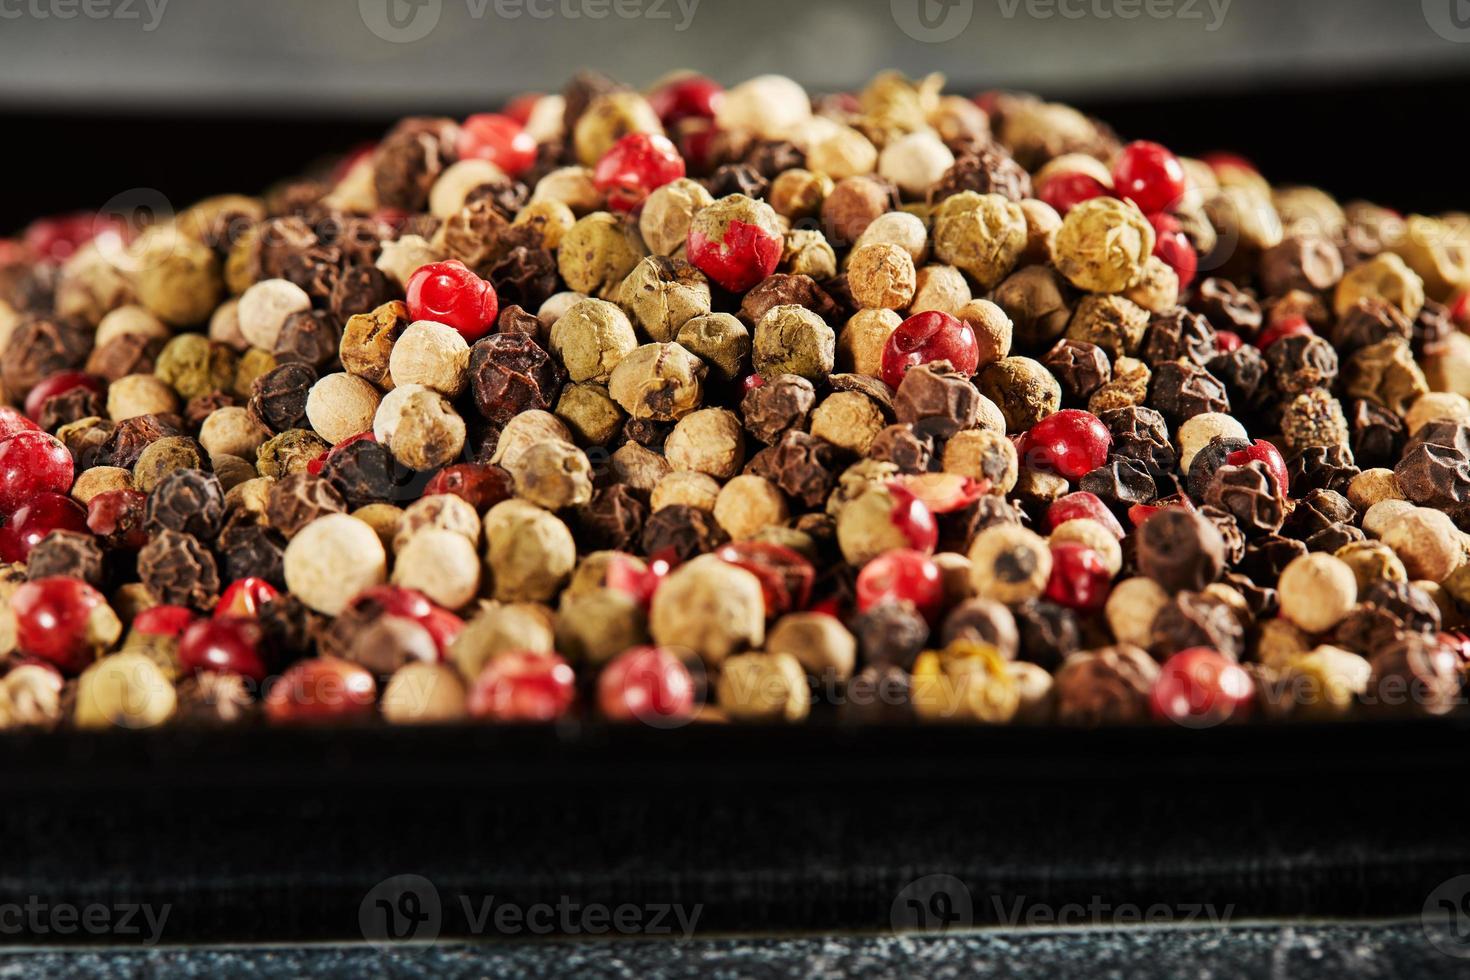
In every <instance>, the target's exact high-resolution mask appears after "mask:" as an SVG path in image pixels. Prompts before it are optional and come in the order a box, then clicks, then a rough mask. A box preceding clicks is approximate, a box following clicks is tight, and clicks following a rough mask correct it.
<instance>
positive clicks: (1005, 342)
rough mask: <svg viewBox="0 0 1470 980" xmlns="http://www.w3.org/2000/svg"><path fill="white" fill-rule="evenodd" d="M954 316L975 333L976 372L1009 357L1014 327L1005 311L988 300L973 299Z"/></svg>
mask: <svg viewBox="0 0 1470 980" xmlns="http://www.w3.org/2000/svg"><path fill="white" fill-rule="evenodd" d="M954 315H955V316H956V317H958V318H959V319H960V320H963V321H964V322H965V323H968V324H969V325H970V328H971V329H972V330H974V331H975V343H976V346H977V347H978V348H979V350H980V361H979V367H977V369H976V370H978V369H979V368H983V367H984V366H985V365H987V364H994V363H995V362H996V361H999V360H1002V359H1004V358H1007V357H1010V355H1011V338H1012V333H1013V330H1014V326H1013V325H1012V323H1011V318H1010V317H1008V316H1006V311H1005V310H1003V309H1001V308H1000V307H999V306H997V305H995V304H994V303H992V302H991V301H990V300H988V299H973V300H970V301H969V302H968V303H965V304H964V305H963V306H961V307H960V308H959V309H958V310H956V311H955V314H954Z"/></svg>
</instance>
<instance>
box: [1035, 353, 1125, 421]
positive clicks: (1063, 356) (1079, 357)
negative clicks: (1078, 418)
mask: <svg viewBox="0 0 1470 980" xmlns="http://www.w3.org/2000/svg"><path fill="white" fill-rule="evenodd" d="M1041 363H1042V364H1045V365H1046V367H1047V369H1048V370H1049V371H1051V373H1052V374H1054V375H1056V377H1057V380H1058V381H1060V382H1061V385H1062V404H1063V405H1065V406H1068V407H1071V408H1081V407H1085V406H1086V405H1087V399H1088V398H1089V397H1091V395H1092V393H1093V392H1094V391H1096V390H1097V389H1098V388H1100V387H1102V386H1103V385H1105V384H1107V383H1108V382H1109V381H1111V380H1112V379H1113V365H1112V362H1111V361H1109V360H1108V355H1107V352H1106V351H1104V350H1103V349H1102V348H1101V347H1099V346H1097V344H1090V343H1088V342H1087V341H1085V340H1059V341H1057V342H1056V345H1055V346H1054V347H1052V349H1051V350H1049V351H1047V352H1046V354H1045V355H1044V356H1043V357H1042V358H1041Z"/></svg>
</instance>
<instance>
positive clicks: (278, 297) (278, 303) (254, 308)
mask: <svg viewBox="0 0 1470 980" xmlns="http://www.w3.org/2000/svg"><path fill="white" fill-rule="evenodd" d="M309 309H311V297H310V296H308V295H307V294H306V290H304V289H302V288H301V287H300V286H298V285H296V284H295V283H294V282H290V281H289V280H286V279H264V280H262V281H260V282H258V283H256V284H255V285H253V286H251V287H250V288H249V289H247V290H245V292H244V294H243V295H242V296H241V297H240V305H239V306H238V307H237V309H236V313H237V315H238V317H239V319H240V333H241V334H242V335H243V336H244V337H245V339H246V340H248V341H249V342H250V345H251V346H252V347H259V348H260V349H261V350H274V349H275V346H276V338H278V337H279V336H280V335H281V327H282V326H284V325H285V323H286V318H287V317H289V316H290V315H291V314H293V313H301V312H303V311H305V310H309Z"/></svg>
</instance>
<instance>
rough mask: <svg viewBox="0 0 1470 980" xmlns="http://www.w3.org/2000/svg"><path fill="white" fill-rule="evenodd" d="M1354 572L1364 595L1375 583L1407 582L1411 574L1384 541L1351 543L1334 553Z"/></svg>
mask: <svg viewBox="0 0 1470 980" xmlns="http://www.w3.org/2000/svg"><path fill="white" fill-rule="evenodd" d="M1333 557H1335V558H1338V559H1340V560H1341V561H1343V562H1344V563H1346V564H1347V566H1348V567H1349V568H1351V569H1352V570H1353V576H1354V577H1355V578H1356V579H1357V580H1358V594H1359V595H1362V594H1363V593H1364V592H1366V591H1367V590H1368V587H1369V586H1370V585H1372V584H1373V583H1374V582H1407V581H1408V580H1409V573H1408V571H1407V570H1406V569H1405V568H1404V563H1403V562H1402V561H1400V560H1399V556H1398V555H1396V554H1394V552H1393V549H1392V548H1390V547H1389V546H1388V545H1386V544H1384V543H1383V542H1382V541H1349V542H1348V543H1347V544H1345V545H1343V546H1342V547H1341V548H1338V549H1337V550H1336V551H1335V552H1333Z"/></svg>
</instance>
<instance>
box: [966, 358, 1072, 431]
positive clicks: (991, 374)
mask: <svg viewBox="0 0 1470 980" xmlns="http://www.w3.org/2000/svg"><path fill="white" fill-rule="evenodd" d="M979 385H980V393H981V394H983V395H984V396H985V397H986V398H989V399H990V400H991V401H993V402H995V404H996V405H998V406H1000V410H1001V413H1002V414H1004V415H1005V420H1006V428H1007V429H1008V430H1009V431H1011V432H1024V431H1026V430H1027V429H1029V428H1031V427H1032V426H1033V425H1035V424H1036V423H1037V422H1040V421H1041V420H1042V419H1044V418H1046V417H1047V416H1048V415H1051V414H1053V413H1054V412H1056V411H1057V410H1058V409H1060V408H1061V407H1062V387H1061V385H1060V384H1059V383H1058V382H1057V379H1056V378H1055V377H1053V376H1052V373H1051V372H1050V371H1048V370H1047V369H1046V368H1045V367H1044V366H1043V365H1042V364H1041V363H1040V362H1038V361H1034V360H1032V359H1031V358H1029V357H1007V358H1003V359H1001V360H999V361H996V362H995V363H994V364H989V365H987V366H986V367H985V368H984V369H983V370H982V371H981V372H980V376H979Z"/></svg>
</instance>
